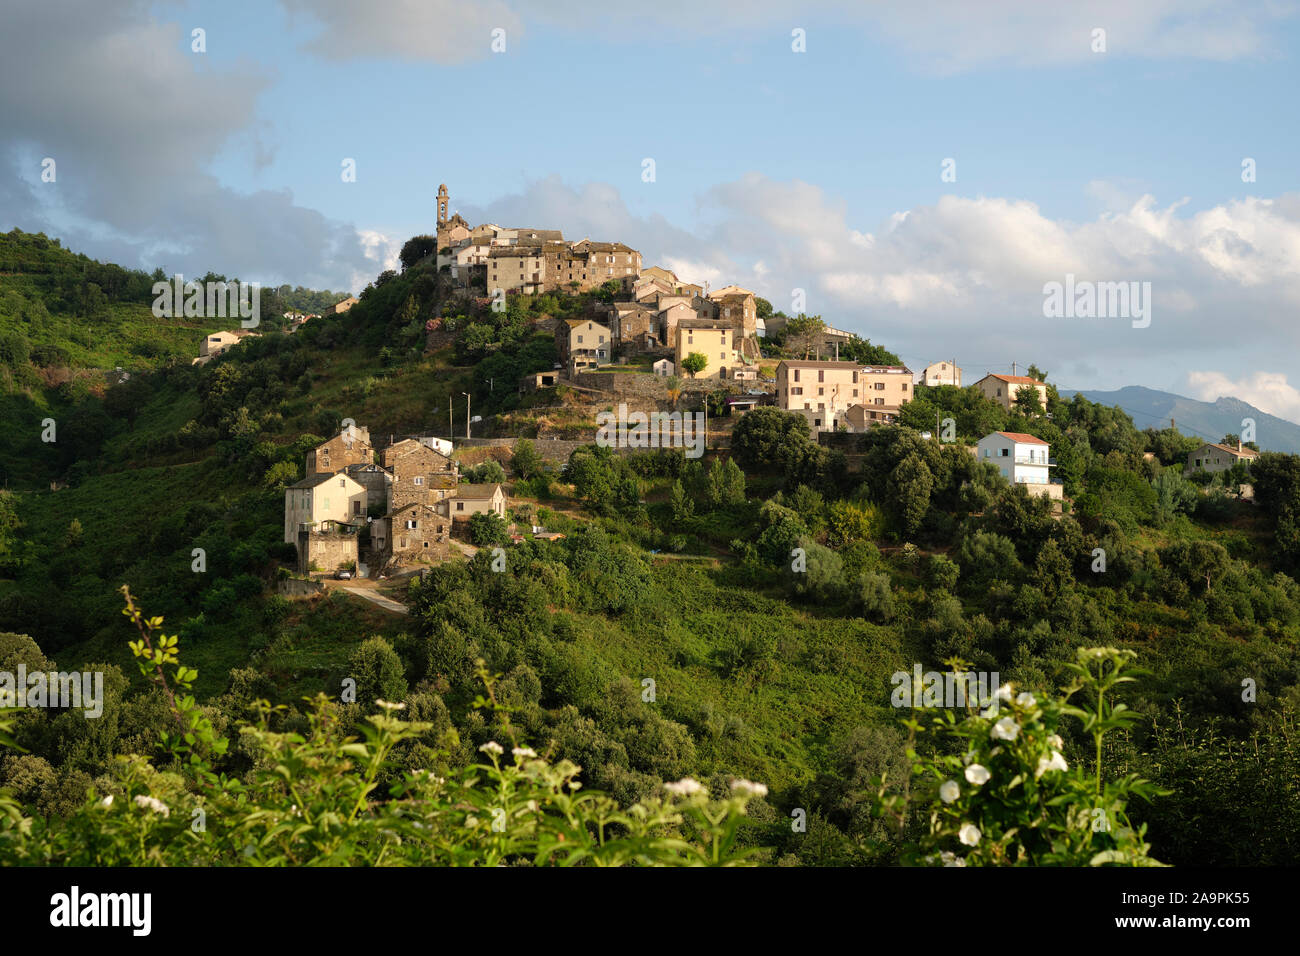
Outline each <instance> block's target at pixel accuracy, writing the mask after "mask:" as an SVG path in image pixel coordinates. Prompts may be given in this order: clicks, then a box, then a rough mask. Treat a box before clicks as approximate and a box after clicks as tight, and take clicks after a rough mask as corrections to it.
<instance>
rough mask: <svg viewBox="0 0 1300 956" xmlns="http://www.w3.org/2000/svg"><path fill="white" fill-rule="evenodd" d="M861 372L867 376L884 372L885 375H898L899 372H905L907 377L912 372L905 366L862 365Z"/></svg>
mask: <svg viewBox="0 0 1300 956" xmlns="http://www.w3.org/2000/svg"><path fill="white" fill-rule="evenodd" d="M862 371H864V372H866V373H867V374H872V373H875V372H885V373H887V374H898V373H899V372H906V373H907V374H908V375H911V374H912V370H911V369H910V368H908V367H907V366H906V365H864V366H862Z"/></svg>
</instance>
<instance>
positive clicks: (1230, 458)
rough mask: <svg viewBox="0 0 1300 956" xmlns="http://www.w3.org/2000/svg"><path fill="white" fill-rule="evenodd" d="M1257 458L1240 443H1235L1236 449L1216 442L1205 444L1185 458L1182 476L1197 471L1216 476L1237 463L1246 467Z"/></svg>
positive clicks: (1254, 452)
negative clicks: (1185, 464) (1185, 462)
mask: <svg viewBox="0 0 1300 956" xmlns="http://www.w3.org/2000/svg"><path fill="white" fill-rule="evenodd" d="M1258 457H1259V452H1257V451H1255V449H1253V448H1247V447H1246V446H1244V445H1243V444H1241V442H1237V447H1236V448H1233V447H1232V446H1231V445H1220V444H1218V443H1217V442H1206V443H1205V444H1204V445H1202V446H1201V447H1200V448H1198V449H1196V450H1195V451H1193V452H1191V453H1190V454H1189V455H1188V456H1187V466H1186V467H1185V468H1183V474H1185V475H1190V474H1192V473H1193V472H1197V471H1203V472H1207V473H1209V474H1217V473H1219V472H1221V471H1227V470H1228V469H1229V468H1231V467H1232V466H1233V465H1235V464H1237V463H1238V462H1244V463H1245V464H1247V465H1248V464H1250V463H1251V462H1252V461H1254V460H1255V459H1256V458H1258Z"/></svg>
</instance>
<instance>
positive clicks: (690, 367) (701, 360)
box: [682, 352, 709, 378]
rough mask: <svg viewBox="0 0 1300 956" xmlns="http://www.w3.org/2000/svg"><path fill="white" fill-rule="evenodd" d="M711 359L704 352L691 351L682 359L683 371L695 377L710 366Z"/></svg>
mask: <svg viewBox="0 0 1300 956" xmlns="http://www.w3.org/2000/svg"><path fill="white" fill-rule="evenodd" d="M708 364H709V359H708V357H707V356H706V355H705V354H704V353H703V352H691V353H690V354H689V355H687V356H686V357H685V358H684V359H682V371H683V372H686V373H688V374H689V375H690V376H691V378H694V377H695V376H696V375H698V374H699V373H700V372H703V371H704V370H705V368H707V367H708Z"/></svg>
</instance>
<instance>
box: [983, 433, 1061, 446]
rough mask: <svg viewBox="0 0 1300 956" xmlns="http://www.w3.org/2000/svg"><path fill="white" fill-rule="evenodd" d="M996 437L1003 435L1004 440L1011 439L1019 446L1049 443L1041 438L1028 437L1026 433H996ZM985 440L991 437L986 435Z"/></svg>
mask: <svg viewBox="0 0 1300 956" xmlns="http://www.w3.org/2000/svg"><path fill="white" fill-rule="evenodd" d="M993 434H994V435H1001V436H1002V437H1003V438H1010V439H1011V440H1012V441H1013V442H1015V443H1016V444H1018V445H1046V444H1047V442H1045V441H1043V440H1042V439H1041V438H1035V437H1034V436H1033V435H1026V434H1025V433H1024V432H994V433H993ZM984 437H985V438H989V437H991V436H989V435H985V436H984Z"/></svg>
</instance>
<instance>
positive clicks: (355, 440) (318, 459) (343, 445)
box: [307, 425, 375, 478]
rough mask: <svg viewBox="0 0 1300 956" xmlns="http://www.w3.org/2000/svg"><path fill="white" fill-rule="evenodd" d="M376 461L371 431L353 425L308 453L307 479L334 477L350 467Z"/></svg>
mask: <svg viewBox="0 0 1300 956" xmlns="http://www.w3.org/2000/svg"><path fill="white" fill-rule="evenodd" d="M374 460H375V450H374V448H373V447H372V446H371V444H370V430H369V429H367V428H364V427H362V426H359V425H352V426H349V427H348V428H345V429H344V430H343V431H341V432H340V433H339V434H337V435H335V436H334V437H333V438H331V439H330V440H329V441H326V442H321V444H319V445H317V446H316V447H315V448H313V449H312V450H311V451H309V452H307V477H308V478H310V477H311V476H312V475H332V474H334V473H335V472H338V471H343V470H344V469H346V468H347V467H348V466H350V465H364V464H368V463H370V462H373V461H374Z"/></svg>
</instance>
